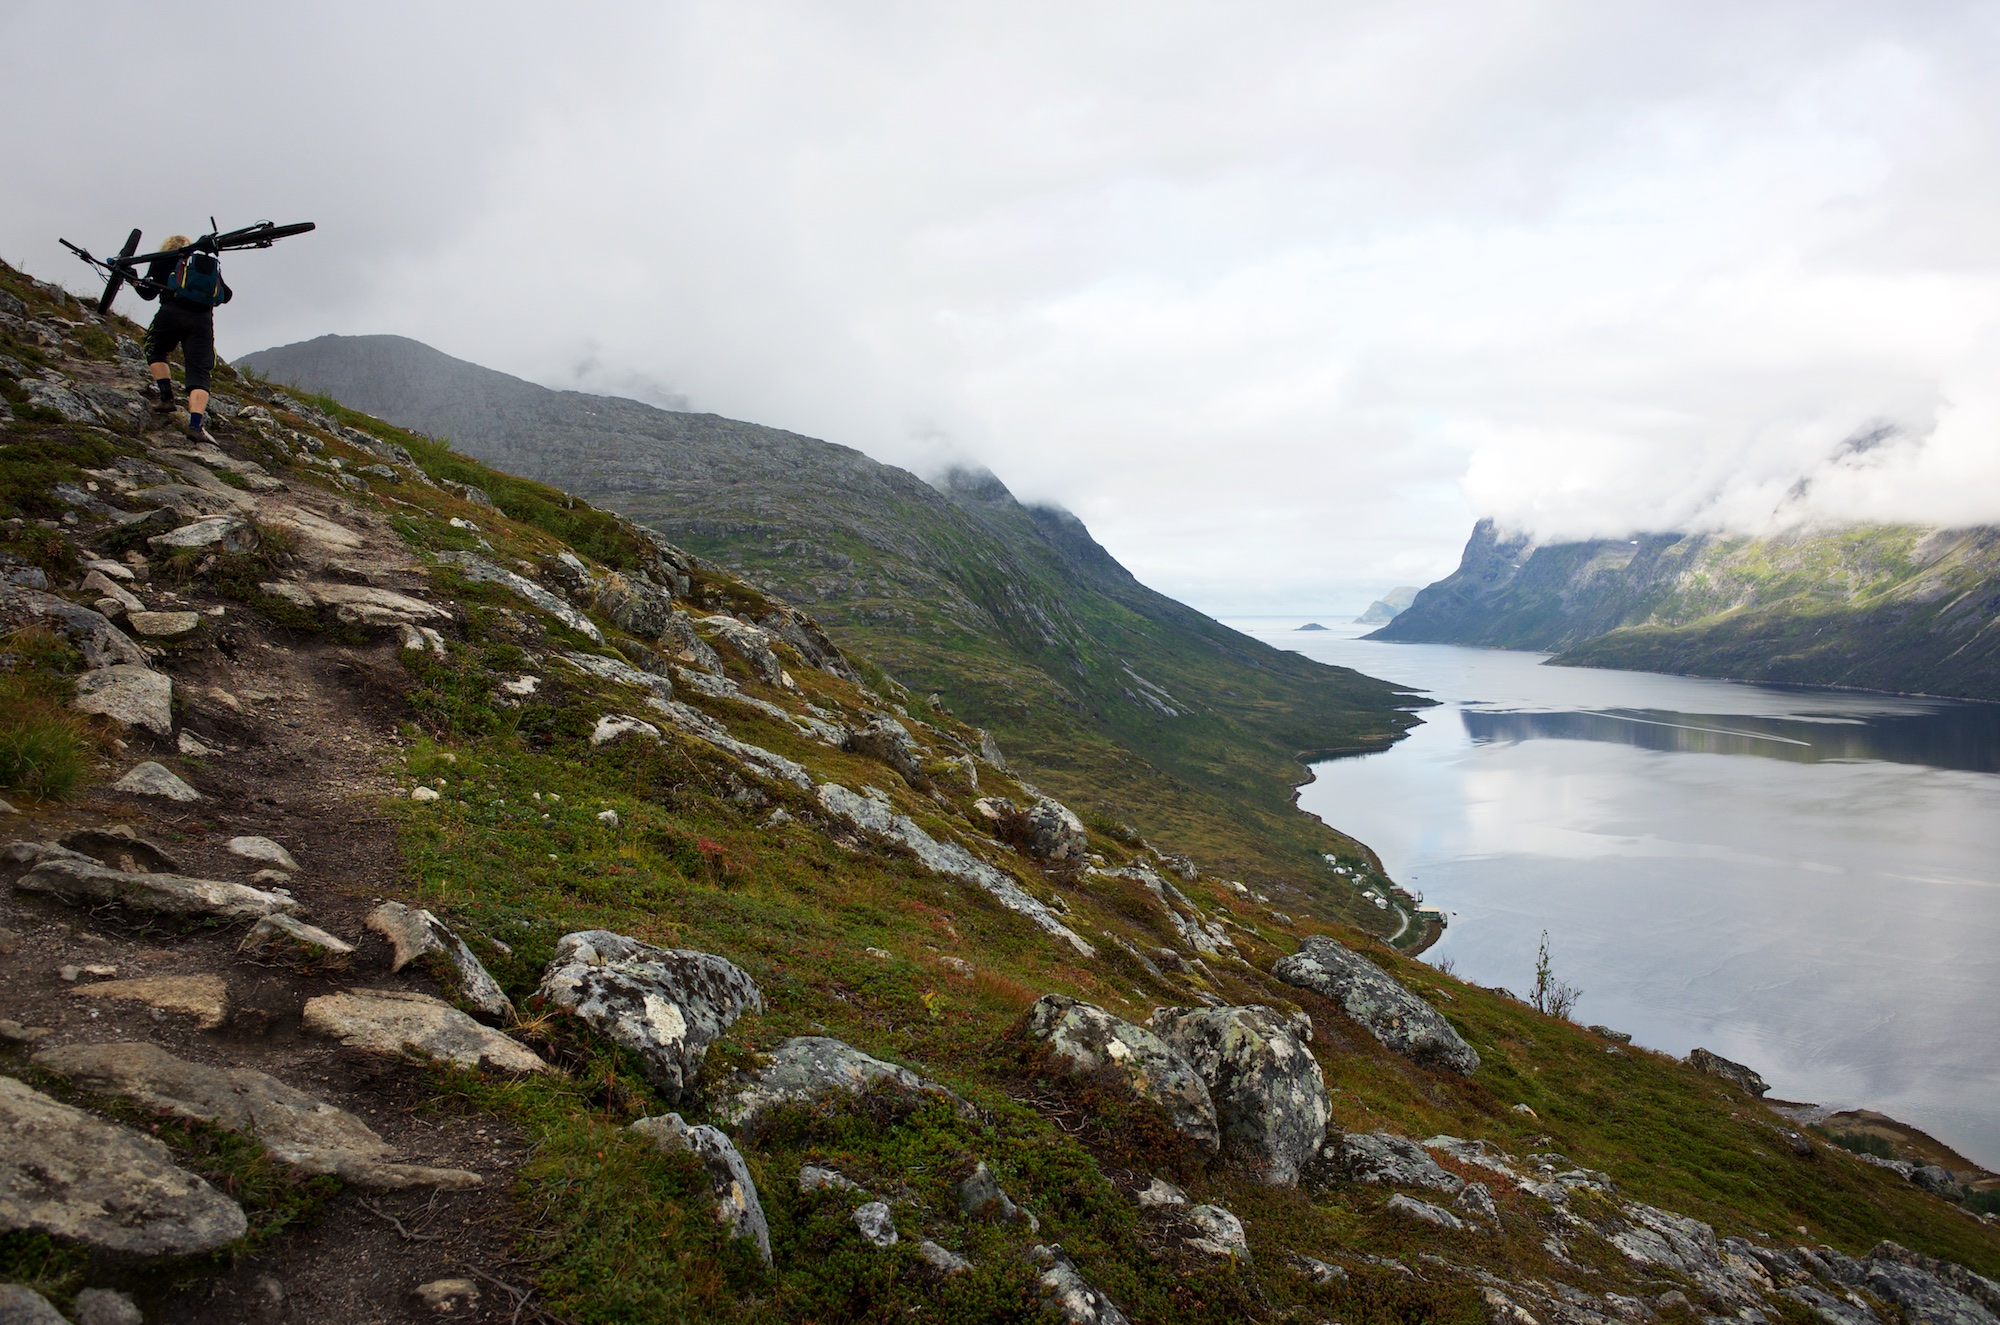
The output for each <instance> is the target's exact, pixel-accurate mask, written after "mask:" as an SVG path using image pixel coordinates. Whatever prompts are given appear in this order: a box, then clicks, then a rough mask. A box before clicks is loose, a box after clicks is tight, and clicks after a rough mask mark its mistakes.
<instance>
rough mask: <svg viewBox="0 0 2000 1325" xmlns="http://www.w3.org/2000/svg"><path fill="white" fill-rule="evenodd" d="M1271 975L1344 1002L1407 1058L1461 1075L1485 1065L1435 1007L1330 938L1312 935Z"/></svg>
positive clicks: (1363, 1023)
mask: <svg viewBox="0 0 2000 1325" xmlns="http://www.w3.org/2000/svg"><path fill="white" fill-rule="evenodd" d="M1271 974H1273V975H1275V976H1277V977H1278V978H1279V979H1280V980H1283V981H1284V982H1285V983H1286V984H1289V985H1296V986H1297V987H1298V988H1300V989H1310V990H1312V991H1313V992H1314V993H1316V994H1318V995H1320V996H1321V997H1322V998H1327V999H1330V1000H1332V1001H1333V1002H1335V1003H1338V1004H1339V1005H1340V1008H1341V1011H1343V1012H1345V1013H1346V1014H1347V1015H1348V1016H1349V1017H1352V1018H1353V1019H1354V1020H1355V1021H1356V1022H1357V1023H1358V1024H1359V1025H1360V1026H1361V1027H1362V1029H1364V1030H1366V1031H1367V1032H1368V1033H1369V1034H1370V1035H1372V1036H1374V1037H1375V1038H1376V1039H1377V1040H1379V1041H1381V1043H1382V1044H1383V1045H1385V1046H1386V1047H1388V1048H1390V1049H1392V1050H1394V1051H1395V1052H1397V1053H1399V1054H1402V1055H1403V1056H1404V1057H1406V1058H1410V1059H1414V1060H1415V1061H1417V1062H1420V1063H1427V1064H1429V1065H1431V1066H1435V1067H1440V1068H1443V1069H1445V1070H1446V1071H1450V1072H1456V1073H1458V1074H1459V1075H1460V1076H1467V1077H1469V1076H1471V1075H1472V1074H1473V1073H1474V1072H1476V1071H1478V1070H1479V1055H1478V1054H1477V1053H1476V1052H1474V1051H1473V1048H1472V1046H1471V1045H1469V1044H1467V1043H1466V1042H1465V1040H1464V1038H1463V1037H1462V1036H1460V1035H1459V1033H1458V1032H1457V1031H1455V1030H1453V1029H1452V1027H1451V1023H1450V1022H1448V1021H1446V1020H1445V1019H1444V1018H1443V1017H1442V1016H1440V1015H1439V1014H1438V1012H1437V1010H1436V1009H1435V1008H1433V1007H1431V1005H1430V1004H1428V1003H1426V1002H1424V1001H1423V1000H1422V999H1420V998H1418V997H1417V996H1416V995H1415V994H1412V993H1411V992H1410V991H1409V990H1408V989H1405V988H1404V987H1403V986H1402V985H1401V984H1400V983H1398V982H1397V981H1396V980H1395V978H1394V977H1392V976H1390V975H1389V973H1388V972H1386V971H1384V970H1383V969H1382V968H1381V967H1379V966H1377V965H1376V964H1375V963H1374V962H1371V961H1369V960H1368V959H1367V958H1366V957H1363V956H1362V955H1361V954H1360V953H1357V952H1350V951H1349V950H1348V949H1346V948H1344V947H1342V946H1341V945H1340V944H1338V943H1336V942H1334V941H1333V940H1332V939H1330V938H1326V937H1324V936H1322V935H1314V936H1313V937H1311V938H1309V939H1307V940H1306V941H1305V942H1304V943H1302V944H1300V945H1299V950H1298V951H1297V952H1295V953H1293V954H1292V955H1291V956H1289V957H1285V958H1282V959H1280V960H1279V962H1278V963H1277V965H1275V966H1273V967H1272V968H1271Z"/></svg>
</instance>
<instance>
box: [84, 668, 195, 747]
mask: <svg viewBox="0 0 2000 1325" xmlns="http://www.w3.org/2000/svg"><path fill="white" fill-rule="evenodd" d="M74 702H75V705H76V707H77V708H78V709H79V710H80V711H82V712H84V713H97V714H102V715H103V716H104V717H107V718H110V719H111V720H112V721H113V722H122V723H124V724H125V725H126V726H127V727H143V728H145V729H146V730H147V731H149V732H152V733H154V734H155V735H157V736H169V735H172V734H173V730H174V683H173V681H172V680H170V679H169V678H168V677H167V676H166V674H165V673H163V672H156V671H154V670H153V669H152V668H150V667H144V666H141V665H139V664H138V663H130V662H120V663H113V664H111V665H110V666H109V667H100V668H98V669H97V670H96V671H91V672H85V673H84V674H83V675H82V676H79V677H77V678H76V699H75V701H74Z"/></svg>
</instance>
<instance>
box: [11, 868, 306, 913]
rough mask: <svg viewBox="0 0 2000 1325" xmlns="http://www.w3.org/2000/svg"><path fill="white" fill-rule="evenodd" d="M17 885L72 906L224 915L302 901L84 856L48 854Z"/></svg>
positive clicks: (286, 908) (292, 905)
mask: <svg viewBox="0 0 2000 1325" xmlns="http://www.w3.org/2000/svg"><path fill="white" fill-rule="evenodd" d="M14 886H15V887H16V888H19V889H21V890H22V891H23V892H31V893H46V894H48V895H49V896H51V897H57V898H60V899H61V900H63V901H65V902H68V903H69V904H70V905H72V906H96V905H100V904H102V903H105V902H115V903H117V904H119V905H121V906H128V907H131V908H132V909H134V910H137V911H157V912H161V913H164V914H169V915H201V916H216V917H220V918H223V919H253V918H256V917H260V916H267V915H270V914H272V913H273V912H276V911H290V910H293V909H295V908H296V907H297V906H298V903H297V902H295V901H293V900H292V899H291V898H290V897H285V896H281V895H279V894H277V893H271V892H265V891H263V890H262V889H259V888H246V887H245V886H244V885H242V884H240V883H228V882H225V881H223V880H221V879H192V878H189V877H187V876H186V875H182V874H144V873H136V872H133V871H129V870H114V869H111V868H109V867H107V866H104V865H100V864H98V863H97V862H96V861H94V860H89V859H84V858H80V857H79V858H76V859H70V858H67V857H49V858H45V859H43V860H41V861H40V862H39V863H37V864H36V865H35V867H34V868H33V869H31V870H29V871H28V872H27V873H26V874H23V875H22V876H21V877H20V879H19V880H18V881H16V883H15V884H14Z"/></svg>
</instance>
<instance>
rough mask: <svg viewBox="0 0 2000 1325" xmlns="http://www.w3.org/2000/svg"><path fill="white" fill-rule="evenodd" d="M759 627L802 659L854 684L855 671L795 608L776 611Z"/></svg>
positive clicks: (830, 640)
mask: <svg viewBox="0 0 2000 1325" xmlns="http://www.w3.org/2000/svg"><path fill="white" fill-rule="evenodd" d="M757 624H758V625H760V626H762V627H763V628H764V629H766V630H768V631H770V632H771V633H772V634H773V635H776V636H777V637H778V638H779V639H781V640H783V641H784V642H785V643H787V644H789V645H791V646H792V647H793V648H795V649H797V650H798V651H799V656H800V657H801V658H804V659H805V660H806V661H807V662H809V663H811V664H812V665H813V666H814V667H817V668H819V669H820V670H821V671H823V672H831V673H833V674H834V675H835V676H838V677H842V678H844V679H846V680H849V681H852V680H855V679H856V677H855V672H854V668H853V667H852V666H851V665H849V663H848V661H847V659H846V658H845V657H844V656H843V655H842V654H841V652H840V650H839V648H837V647H836V646H835V645H834V642H833V640H832V638H831V637H829V636H828V635H827V633H826V632H825V631H824V630H822V629H821V628H820V624H819V622H817V621H815V620H813V619H812V618H811V617H809V616H807V615H806V614H805V613H804V612H801V611H799V610H798V609H797V608H793V607H780V608H775V609H773V610H772V611H770V612H769V613H767V614H766V615H765V616H764V617H763V619H762V620H760V621H759V622H758V623H757Z"/></svg>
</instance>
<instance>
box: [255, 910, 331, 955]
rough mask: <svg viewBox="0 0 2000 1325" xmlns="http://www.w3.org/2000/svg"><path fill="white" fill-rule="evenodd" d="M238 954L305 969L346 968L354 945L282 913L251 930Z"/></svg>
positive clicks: (264, 920) (275, 913) (263, 921)
mask: <svg viewBox="0 0 2000 1325" xmlns="http://www.w3.org/2000/svg"><path fill="white" fill-rule="evenodd" d="M238 950H239V951H241V952H245V953H251V954H255V955H257V956H260V957H264V958H275V959H277V960H280V961H290V962H293V963H295V964H303V965H331V966H344V965H346V964H347V960H348V958H350V957H352V956H353V955H354V945H353V944H351V943H348V942H346V941H345V940H343V939H338V938H335V937H334V936H333V935H331V934H329V933H327V932H326V931H325V930H323V929H321V928H320V927H319V926H317V925H308V924H307V923H306V922H305V921H303V920H300V919H299V918H298V917H297V916H292V915H287V914H285V913H284V912H283V911H276V912H273V913H272V914H270V915H268V916H265V917H264V918H263V919H262V920H259V921H258V922H257V923H256V924H254V925H252V926H250V932H249V933H248V934H245V935H244V936H243V942H242V943H241V944H239V945H238Z"/></svg>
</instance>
